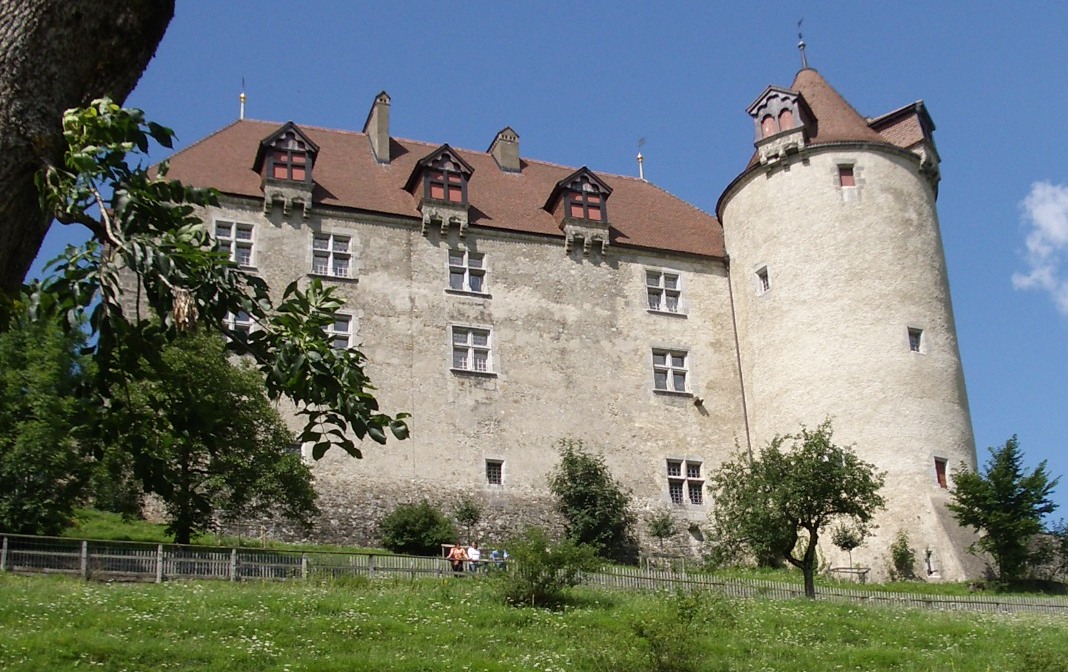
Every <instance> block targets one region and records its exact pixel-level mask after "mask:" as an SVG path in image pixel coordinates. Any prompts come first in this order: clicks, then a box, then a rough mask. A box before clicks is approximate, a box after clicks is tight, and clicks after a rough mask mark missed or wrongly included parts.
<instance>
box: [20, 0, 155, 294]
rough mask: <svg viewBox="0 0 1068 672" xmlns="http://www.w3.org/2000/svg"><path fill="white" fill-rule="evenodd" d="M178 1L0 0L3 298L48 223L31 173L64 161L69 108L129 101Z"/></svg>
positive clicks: (27, 262) (22, 273)
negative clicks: (107, 98)
mask: <svg viewBox="0 0 1068 672" xmlns="http://www.w3.org/2000/svg"><path fill="white" fill-rule="evenodd" d="M173 15H174V0H0V291H5V292H10V291H13V290H15V289H17V288H18V287H19V285H20V284H21V283H22V281H23V278H24V277H25V275H26V271H27V270H29V267H30V264H31V263H32V262H33V259H34V257H36V256H37V251H38V249H39V248H40V246H41V241H42V240H43V239H44V235H45V232H46V231H47V230H48V226H49V223H50V221H51V218H50V217H49V216H48V215H46V214H45V213H44V212H42V211H41V207H40V204H39V201H38V196H37V189H36V187H35V186H34V180H33V178H34V174H35V173H36V172H37V170H38V169H39V168H40V167H41V166H42V165H43V164H44V163H45V162H52V163H58V162H59V161H61V160H62V156H63V148H64V141H63V133H62V129H61V127H60V122H61V120H62V116H63V111H64V110H67V109H69V108H71V107H77V106H79V105H85V104H87V103H88V102H89V101H91V100H92V99H94V98H99V97H101V96H104V95H108V96H111V98H113V99H114V100H115V101H117V102H122V101H123V100H125V99H126V96H127V95H129V93H130V91H131V90H132V89H133V87H134V85H135V84H137V80H138V79H140V77H141V73H142V72H143V71H144V69H145V66H147V65H148V61H149V59H151V58H152V55H153V54H155V52H156V47H157V46H158V45H159V41H160V40H161V39H162V38H163V33H164V32H165V31H166V30H167V25H168V24H169V23H170V20H171V17H172V16H173Z"/></svg>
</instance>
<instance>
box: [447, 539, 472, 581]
mask: <svg viewBox="0 0 1068 672" xmlns="http://www.w3.org/2000/svg"><path fill="white" fill-rule="evenodd" d="M445 559H446V560H448V561H449V563H450V564H452V571H453V572H455V573H456V574H462V573H463V571H464V561H466V560H467V551H465V550H464V547H463V546H461V545H460V542H459V541H457V542H456V543H455V544H453V546H452V548H450V549H449V554H448V555H447V556H445Z"/></svg>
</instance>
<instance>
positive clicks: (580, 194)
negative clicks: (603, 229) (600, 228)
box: [567, 182, 605, 222]
mask: <svg viewBox="0 0 1068 672" xmlns="http://www.w3.org/2000/svg"><path fill="white" fill-rule="evenodd" d="M567 211H568V216H569V217H574V218H576V219H592V220H593V221H595V222H603V221H604V220H605V218H604V199H603V198H602V196H601V194H599V193H597V192H595V191H593V190H592V189H590V185H589V182H586V183H585V184H583V185H582V191H572V192H570V193H568V195H567Z"/></svg>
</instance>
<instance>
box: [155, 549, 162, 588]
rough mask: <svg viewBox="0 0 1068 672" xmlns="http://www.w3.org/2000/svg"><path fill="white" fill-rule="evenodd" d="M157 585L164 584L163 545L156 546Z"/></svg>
mask: <svg viewBox="0 0 1068 672" xmlns="http://www.w3.org/2000/svg"><path fill="white" fill-rule="evenodd" d="M156 583H163V544H157V545H156Z"/></svg>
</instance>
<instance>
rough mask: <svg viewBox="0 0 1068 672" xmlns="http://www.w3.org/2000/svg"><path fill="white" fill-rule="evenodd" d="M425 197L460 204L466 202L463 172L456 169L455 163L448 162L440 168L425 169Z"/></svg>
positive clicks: (465, 185)
mask: <svg viewBox="0 0 1068 672" xmlns="http://www.w3.org/2000/svg"><path fill="white" fill-rule="evenodd" d="M424 179H425V180H426V192H425V194H424V195H425V196H426V198H429V199H432V200H435V201H445V202H447V203H457V204H462V203H466V202H467V198H466V192H467V184H466V180H464V176H463V173H461V172H460V171H459V170H456V167H455V164H453V163H451V162H450V163H448V164H447V165H446V166H445V167H443V168H442V169H441V170H428V171H426V177H425V178H424Z"/></svg>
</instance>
